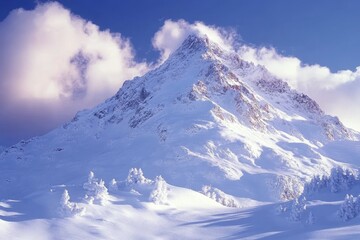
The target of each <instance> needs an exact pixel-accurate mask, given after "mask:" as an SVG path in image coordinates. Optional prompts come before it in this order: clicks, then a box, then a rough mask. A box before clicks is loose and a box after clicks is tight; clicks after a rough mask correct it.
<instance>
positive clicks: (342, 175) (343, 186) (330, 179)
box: [304, 167, 360, 194]
mask: <svg viewBox="0 0 360 240" xmlns="http://www.w3.org/2000/svg"><path fill="white" fill-rule="evenodd" d="M359 183H360V182H359V177H358V174H357V173H356V172H355V171H354V170H350V169H344V168H341V167H336V168H333V169H332V170H331V172H330V175H328V176H315V177H313V178H312V179H311V181H310V182H309V183H307V184H306V185H305V187H304V194H312V193H314V192H319V191H320V190H324V189H328V190H329V191H330V192H332V193H336V192H339V191H344V190H348V189H350V188H351V187H352V186H353V185H355V184H359Z"/></svg>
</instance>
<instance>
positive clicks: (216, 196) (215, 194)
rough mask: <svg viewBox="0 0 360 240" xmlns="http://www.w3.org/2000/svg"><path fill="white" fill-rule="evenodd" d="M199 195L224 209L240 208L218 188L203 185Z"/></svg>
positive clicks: (233, 199)
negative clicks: (224, 207) (213, 201)
mask: <svg viewBox="0 0 360 240" xmlns="http://www.w3.org/2000/svg"><path fill="white" fill-rule="evenodd" d="M201 193H202V194H204V195H205V196H207V197H209V198H211V199H213V200H215V201H216V202H218V203H220V204H222V205H224V206H226V207H233V208H239V207H240V205H239V203H238V202H237V201H236V200H235V198H233V197H232V196H230V195H228V194H226V193H224V192H223V191H221V190H220V189H218V188H214V187H211V186H208V185H205V186H203V187H202V189H201Z"/></svg>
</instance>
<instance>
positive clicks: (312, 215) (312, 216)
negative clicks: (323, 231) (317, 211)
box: [306, 212, 315, 225]
mask: <svg viewBox="0 0 360 240" xmlns="http://www.w3.org/2000/svg"><path fill="white" fill-rule="evenodd" d="M306 223H307V224H309V225H313V224H314V223H315V217H314V214H313V213H312V212H309V216H308V219H307V220H306Z"/></svg>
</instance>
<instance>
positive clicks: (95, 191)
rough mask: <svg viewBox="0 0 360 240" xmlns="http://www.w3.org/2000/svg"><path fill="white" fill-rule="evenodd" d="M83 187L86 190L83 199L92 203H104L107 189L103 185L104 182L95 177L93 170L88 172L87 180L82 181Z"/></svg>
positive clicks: (106, 198)
mask: <svg viewBox="0 0 360 240" xmlns="http://www.w3.org/2000/svg"><path fill="white" fill-rule="evenodd" d="M83 188H84V189H85V190H86V195H85V200H86V201H87V202H88V203H90V204H92V203H95V204H100V205H104V204H105V203H106V202H107V200H108V197H109V193H108V189H107V188H106V187H105V182H104V181H103V180H101V179H100V181H98V179H97V178H95V175H94V173H93V172H90V173H89V177H88V181H87V182H86V183H84V185H83Z"/></svg>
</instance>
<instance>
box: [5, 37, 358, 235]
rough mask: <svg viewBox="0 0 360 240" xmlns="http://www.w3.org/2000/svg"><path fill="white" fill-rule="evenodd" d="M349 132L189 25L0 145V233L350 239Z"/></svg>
mask: <svg viewBox="0 0 360 240" xmlns="http://www.w3.org/2000/svg"><path fill="white" fill-rule="evenodd" d="M359 137H360V135H359V133H357V132H355V131H354V130H351V129H348V128H346V127H345V126H344V125H343V124H342V123H341V121H340V120H339V119H338V118H337V117H333V116H329V115H326V113H324V112H323V111H322V110H321V108H320V107H319V105H318V104H317V103H316V102H315V101H314V100H312V99H311V98H310V97H308V96H307V95H305V94H303V93H300V92H297V91H296V90H294V89H291V88H290V87H289V86H288V84H287V83H286V82H285V81H283V80H281V79H278V78H276V77H274V76H272V75H271V74H270V73H269V72H268V71H267V70H266V69H265V68H264V67H262V66H259V65H254V64H253V63H251V62H246V61H244V60H242V59H241V57H240V55H239V54H238V53H237V52H236V51H235V50H233V49H231V48H225V47H223V46H219V45H217V44H216V43H214V42H212V40H211V39H209V38H208V37H206V36H196V35H190V36H188V37H187V38H186V40H185V41H184V42H183V43H182V45H181V46H180V48H179V49H177V50H176V51H175V52H174V53H173V54H172V55H171V56H170V57H169V58H168V60H166V61H165V62H164V63H163V64H162V65H160V66H159V67H157V68H156V69H154V70H152V71H150V72H148V73H147V74H145V75H144V76H142V77H137V78H135V79H133V80H130V81H126V82H125V83H124V85H123V86H122V87H121V88H120V90H119V91H118V92H117V93H116V94H115V95H114V96H113V97H111V98H110V99H108V100H107V101H106V102H104V103H102V104H100V105H98V106H97V107H95V108H93V109H90V110H83V111H81V112H79V113H78V114H77V115H76V116H75V117H74V118H73V120H72V121H71V122H69V123H67V124H65V125H63V126H62V127H60V128H58V129H55V130H53V131H52V132H50V133H48V134H46V135H44V136H41V137H36V138H33V139H29V140H26V141H22V142H19V143H18V144H16V145H14V146H12V147H10V148H7V149H4V150H3V151H2V153H1V154H0V163H1V169H0V182H1V185H0V238H1V239H241V238H248V239H260V238H265V239H271V238H273V239H289V238H290V237H291V238H292V239H308V238H316V239H319V238H320V239H321V238H323V239H324V238H326V239H348V238H349V237H351V236H358V237H359V231H360V217H357V215H358V214H360V197H357V195H358V194H360V184H359V183H360V180H359V174H358V169H359V167H360V162H359V160H360V159H359V156H360V142H359ZM139 230H140V231H139Z"/></svg>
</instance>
